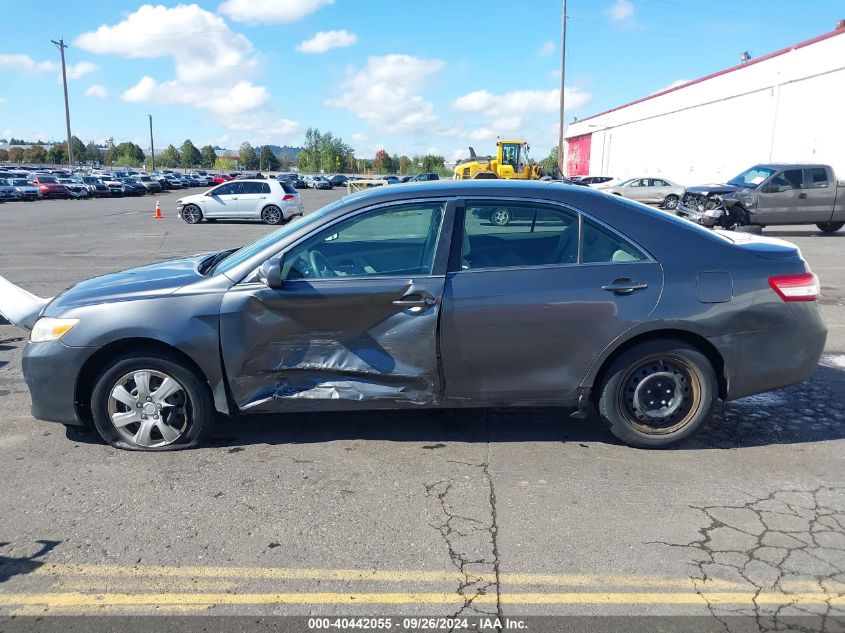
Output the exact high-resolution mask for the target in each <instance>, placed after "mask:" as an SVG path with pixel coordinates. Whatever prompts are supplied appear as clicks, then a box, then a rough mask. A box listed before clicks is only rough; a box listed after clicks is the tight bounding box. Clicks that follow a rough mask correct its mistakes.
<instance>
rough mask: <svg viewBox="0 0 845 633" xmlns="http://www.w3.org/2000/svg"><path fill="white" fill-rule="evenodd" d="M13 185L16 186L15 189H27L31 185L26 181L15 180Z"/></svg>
mask: <svg viewBox="0 0 845 633" xmlns="http://www.w3.org/2000/svg"><path fill="white" fill-rule="evenodd" d="M12 184H13V185H15V187H26V186H27V185H28V184H29V183H28V182H27V181H26V180H19V179H15V180H13V181H12Z"/></svg>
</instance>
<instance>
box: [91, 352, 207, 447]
mask: <svg viewBox="0 0 845 633" xmlns="http://www.w3.org/2000/svg"><path fill="white" fill-rule="evenodd" d="M191 412H192V407H191V401H190V399H189V398H188V395H187V392H186V391H185V388H184V387H183V386H182V384H181V383H180V382H179V381H177V380H176V379H175V378H173V377H172V376H168V375H167V374H165V373H164V372H160V371H156V370H153V369H141V370H138V371H134V372H131V373H128V374H125V375H124V376H122V377H121V378H120V379H119V380H118V381H117V383H116V384H115V385H114V386H113V387H112V388H111V392H110V395H109V399H108V413H109V417H110V418H111V422H112V424H114V427H115V429H117V432H118V433H120V435H121V436H122V437H123V438H124V439H126V440H129V441H130V442H133V443H134V444H136V445H137V446H139V447H143V448H157V447H160V446H167V445H168V444H172V443H173V442H175V441H176V440H178V439H179V438H180V437H182V435H183V434H184V432H185V431H186V429H187V428H188V426H189V424H190V421H191Z"/></svg>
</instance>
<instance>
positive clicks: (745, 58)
mask: <svg viewBox="0 0 845 633" xmlns="http://www.w3.org/2000/svg"><path fill="white" fill-rule="evenodd" d="M750 60H751V54H750V53H749V52H748V51H742V52H741V53H740V54H739V62H740V63H741V64H744V63H746V62H748V61H750Z"/></svg>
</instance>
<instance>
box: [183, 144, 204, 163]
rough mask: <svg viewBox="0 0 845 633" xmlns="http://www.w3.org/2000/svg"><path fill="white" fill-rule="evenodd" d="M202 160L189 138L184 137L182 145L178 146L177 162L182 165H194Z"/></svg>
mask: <svg viewBox="0 0 845 633" xmlns="http://www.w3.org/2000/svg"><path fill="white" fill-rule="evenodd" d="M200 162H202V156H201V155H200V151H199V150H198V149H197V148H196V146H195V145H194V144H193V143H191V139H185V142H184V143H182V147H180V148H179V164H180V165H181V166H182V167H185V168H189V167H196V166H197V165H199V164H200Z"/></svg>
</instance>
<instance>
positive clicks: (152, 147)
mask: <svg viewBox="0 0 845 633" xmlns="http://www.w3.org/2000/svg"><path fill="white" fill-rule="evenodd" d="M147 116H148V117H150V158H151V162H152V164H151V166H150V171H155V170H156V148H155V145H154V144H153V115H152V114H148V115H147Z"/></svg>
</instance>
